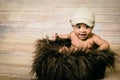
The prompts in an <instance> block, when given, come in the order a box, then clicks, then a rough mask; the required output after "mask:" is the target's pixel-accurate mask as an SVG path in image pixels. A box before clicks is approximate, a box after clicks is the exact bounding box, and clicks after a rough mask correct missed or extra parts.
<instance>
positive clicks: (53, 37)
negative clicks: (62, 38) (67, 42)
mask: <svg viewBox="0 0 120 80" xmlns="http://www.w3.org/2000/svg"><path fill="white" fill-rule="evenodd" d="M57 38H58V34H57V33H55V34H54V35H53V36H52V40H53V41H55V40H57Z"/></svg>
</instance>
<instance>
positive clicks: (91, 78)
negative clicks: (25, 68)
mask: <svg viewBox="0 0 120 80" xmlns="http://www.w3.org/2000/svg"><path fill="white" fill-rule="evenodd" d="M70 45H71V41H70V40H69V39H59V38H58V39H57V40H56V41H51V40H48V39H41V40H38V41H37V43H36V50H35V53H36V54H35V57H34V62H33V65H32V72H33V73H35V74H36V80H96V79H100V78H104V73H105V69H106V67H109V68H111V69H112V68H114V61H115V54H114V52H112V51H110V50H106V51H101V52H97V51H96V47H94V49H93V50H92V51H91V52H89V53H86V52H82V51H80V50H77V51H70V52H69V55H68V53H67V51H63V52H59V51H58V50H59V49H60V48H61V47H62V46H67V47H70ZM61 53H62V54H61Z"/></svg>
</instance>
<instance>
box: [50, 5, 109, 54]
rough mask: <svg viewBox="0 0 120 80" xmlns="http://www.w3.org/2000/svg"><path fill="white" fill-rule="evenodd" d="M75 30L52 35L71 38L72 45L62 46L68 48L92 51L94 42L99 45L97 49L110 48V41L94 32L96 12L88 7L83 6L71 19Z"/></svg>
mask: <svg viewBox="0 0 120 80" xmlns="http://www.w3.org/2000/svg"><path fill="white" fill-rule="evenodd" d="M70 23H71V24H72V27H73V31H72V32H70V33H69V34H63V35H58V34H57V33H56V34H55V35H54V36H53V37H52V39H53V40H56V38H57V36H58V37H59V38H61V39H71V47H70V48H69V49H68V48H67V47H62V48H61V49H60V51H62V50H63V49H66V50H73V49H74V50H77V49H80V50H82V51H87V52H88V51H90V50H91V48H92V47H94V44H96V45H97V46H98V48H97V51H102V50H107V49H109V47H110V45H109V43H108V42H107V41H106V40H104V39H102V38H101V37H100V36H98V35H97V34H95V33H92V30H93V28H94V24H95V14H94V13H93V12H92V11H91V10H90V9H88V8H85V7H81V8H79V9H78V10H77V11H76V12H75V14H74V15H73V16H72V18H71V19H70Z"/></svg>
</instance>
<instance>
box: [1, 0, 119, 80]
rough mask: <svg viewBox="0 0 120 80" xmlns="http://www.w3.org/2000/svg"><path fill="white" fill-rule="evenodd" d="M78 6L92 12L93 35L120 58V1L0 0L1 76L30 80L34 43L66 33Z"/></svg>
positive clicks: (69, 29) (69, 28)
mask: <svg viewBox="0 0 120 80" xmlns="http://www.w3.org/2000/svg"><path fill="white" fill-rule="evenodd" d="M81 6H86V7H89V8H91V9H93V10H94V12H95V13H96V25H95V28H94V31H93V32H95V33H96V34H98V35H100V36H101V37H103V38H104V39H106V40H107V41H108V42H109V43H110V45H111V48H112V49H113V50H114V51H115V52H117V53H118V54H120V53H119V52H120V0H0V76H1V77H2V78H3V77H4V76H8V77H10V78H11V77H12V78H14V77H17V78H19V77H20V78H24V79H30V78H31V77H30V75H29V74H28V73H29V71H30V66H31V64H32V56H33V54H32V52H33V51H34V44H33V43H34V41H35V40H37V39H40V38H43V37H44V36H46V35H53V34H54V33H58V34H63V33H69V32H70V31H71V30H72V27H71V25H70V23H69V19H70V17H71V15H72V13H73V12H74V10H76V8H79V7H81ZM12 78H11V79H12ZM5 79H6V78H5V77H4V80H5ZM0 80H1V78H0ZM17 80H18V79H17ZM21 80H23V79H21Z"/></svg>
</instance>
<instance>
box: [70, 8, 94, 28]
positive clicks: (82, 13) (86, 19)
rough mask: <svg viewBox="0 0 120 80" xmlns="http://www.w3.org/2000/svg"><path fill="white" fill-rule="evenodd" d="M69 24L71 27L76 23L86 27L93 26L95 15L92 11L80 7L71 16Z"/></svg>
mask: <svg viewBox="0 0 120 80" xmlns="http://www.w3.org/2000/svg"><path fill="white" fill-rule="evenodd" d="M70 22H71V24H72V25H76V24H78V23H85V24H87V25H88V26H94V22H95V14H94V12H93V11H92V10H90V9H88V8H86V7H81V8H79V9H78V10H77V11H76V12H75V13H74V14H73V16H72V17H71V19H70Z"/></svg>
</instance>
